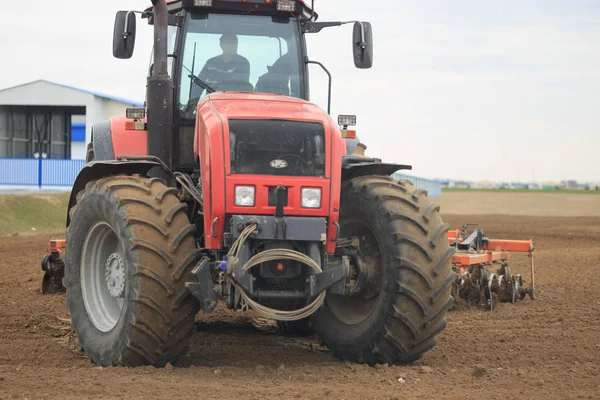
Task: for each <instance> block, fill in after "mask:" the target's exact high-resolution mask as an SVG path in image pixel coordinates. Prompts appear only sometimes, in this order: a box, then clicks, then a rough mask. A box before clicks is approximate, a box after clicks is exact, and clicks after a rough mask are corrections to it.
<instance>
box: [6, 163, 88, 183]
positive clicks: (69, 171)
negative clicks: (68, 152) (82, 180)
mask: <svg viewBox="0 0 600 400" xmlns="http://www.w3.org/2000/svg"><path fill="white" fill-rule="evenodd" d="M84 165H85V160H53V159H43V158H39V159H16V158H0V185H6V186H37V187H39V188H42V187H69V186H73V183H75V179H76V178H77V174H78V173H79V171H81V169H82V168H83V166H84Z"/></svg>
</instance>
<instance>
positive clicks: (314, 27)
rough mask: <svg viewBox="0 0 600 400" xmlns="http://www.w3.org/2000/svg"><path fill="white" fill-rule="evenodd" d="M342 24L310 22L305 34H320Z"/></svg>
mask: <svg viewBox="0 0 600 400" xmlns="http://www.w3.org/2000/svg"><path fill="white" fill-rule="evenodd" d="M342 24H343V23H342V22H309V23H308V24H306V28H305V29H304V33H319V32H321V30H323V28H330V27H332V26H340V25H342Z"/></svg>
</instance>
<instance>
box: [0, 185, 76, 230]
mask: <svg viewBox="0 0 600 400" xmlns="http://www.w3.org/2000/svg"><path fill="white" fill-rule="evenodd" d="M68 202H69V193H61V194H35V195H6V196H0V236H6V235H12V234H14V233H25V232H29V233H32V232H58V231H62V230H64V228H65V219H66V215H67V204H68Z"/></svg>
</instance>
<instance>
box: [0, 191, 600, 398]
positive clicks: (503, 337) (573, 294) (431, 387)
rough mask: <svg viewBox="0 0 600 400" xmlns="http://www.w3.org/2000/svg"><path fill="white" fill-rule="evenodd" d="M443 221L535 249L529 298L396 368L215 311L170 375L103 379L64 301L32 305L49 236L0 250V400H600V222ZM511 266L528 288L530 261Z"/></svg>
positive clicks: (473, 319)
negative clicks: (354, 359) (341, 356)
mask: <svg viewBox="0 0 600 400" xmlns="http://www.w3.org/2000/svg"><path fill="white" fill-rule="evenodd" d="M542 196H543V195H542ZM598 200H599V201H600V197H599V198H598ZM540 201H555V198H553V197H551V196H546V197H542V198H541V199H540ZM565 206H566V207H568V206H569V205H568V204H566V205H565ZM442 211H443V209H442ZM444 219H445V220H446V221H447V222H448V223H450V225H451V226H452V227H453V228H455V227H460V225H461V224H462V223H464V222H474V221H475V222H478V223H481V224H482V225H483V226H484V228H485V230H486V233H487V234H488V235H489V236H492V237H494V238H505V239H510V238H512V239H529V238H531V239H534V241H535V243H536V272H537V275H536V287H537V298H536V300H534V301H532V300H530V299H529V298H527V299H525V300H524V301H519V302H517V303H516V304H499V305H498V307H497V308H496V309H495V310H494V311H492V312H488V311H484V310H481V309H477V308H466V309H462V308H461V309H460V310H453V311H451V312H450V314H449V317H448V327H447V329H446V330H445V331H444V332H443V333H442V334H441V335H440V336H439V339H438V344H437V346H436V347H435V348H434V349H433V350H431V351H430V352H428V353H427V354H426V355H425V356H424V357H423V358H422V359H421V360H420V361H418V362H416V363H414V364H413V365H410V366H402V367H396V366H390V367H388V366H383V367H381V366H380V367H376V368H371V367H368V366H364V365H358V364H350V363H344V362H342V361H339V360H337V359H334V358H332V357H331V356H330V355H329V353H328V352H327V350H326V349H324V348H322V347H320V346H319V345H318V343H317V342H316V341H315V340H314V338H310V337H309V338H295V337H290V336H282V335H277V334H269V333H261V332H258V331H257V330H255V329H254V328H253V327H252V326H251V325H250V323H249V316H248V315H244V314H241V313H232V312H228V311H226V310H222V309H220V310H218V312H216V313H215V314H212V315H210V316H207V315H203V314H202V313H200V314H198V316H197V320H198V328H197V334H196V335H195V336H194V337H193V339H192V344H191V348H190V352H189V354H188V355H187V356H186V357H185V358H184V359H183V360H182V361H181V362H180V363H178V364H177V365H176V366H171V365H169V366H167V367H166V368H163V369H155V368H152V367H143V368H133V369H132V368H121V367H118V368H99V367H96V366H95V365H93V364H91V363H90V362H89V361H88V360H87V358H86V357H85V355H84V354H82V353H80V351H79V349H78V346H77V343H76V338H75V337H74V336H73V335H72V334H71V332H70V325H69V320H68V315H67V312H66V309H65V299H64V296H63V295H53V296H42V295H41V293H40V282H41V277H42V271H41V270H40V267H39V261H40V259H41V257H42V256H43V255H44V251H45V248H46V243H47V242H46V241H47V239H48V238H49V237H50V235H36V236H16V237H8V238H0V251H1V253H2V254H3V257H2V263H1V264H0V272H1V275H0V398H59V399H67V398H152V399H154V398H169V399H183V398H191V397H194V398H201V399H234V398H237V399H247V398H248V399H279V400H281V399H395V398H398V399H400V398H402V399H405V398H415V399H417V398H418V399H423V398H448V399H457V398H460V399H476V398H487V399H511V398H527V399H529V398H546V399H548V398H559V399H563V398H599V397H600V287H599V284H598V279H597V276H598V272H600V217H523V216H498V215H496V216H490V215H477V216H474V215H460V216H459V215H444ZM513 268H514V269H516V270H517V272H522V273H523V274H524V275H525V276H527V271H528V258H527V257H526V256H524V255H515V256H514V259H513ZM399 378H402V379H400V381H399Z"/></svg>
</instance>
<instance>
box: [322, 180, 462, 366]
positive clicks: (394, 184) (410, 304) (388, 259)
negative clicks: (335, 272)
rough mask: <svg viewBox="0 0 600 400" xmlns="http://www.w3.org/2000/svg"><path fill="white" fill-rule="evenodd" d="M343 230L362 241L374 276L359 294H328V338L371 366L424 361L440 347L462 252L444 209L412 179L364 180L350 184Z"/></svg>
mask: <svg viewBox="0 0 600 400" xmlns="http://www.w3.org/2000/svg"><path fill="white" fill-rule="evenodd" d="M340 230H341V232H340V233H341V235H340V236H341V237H343V238H351V237H358V238H359V239H360V250H361V252H362V256H363V260H364V261H365V265H367V266H368V273H367V274H366V275H368V276H367V277H366V278H365V279H364V281H363V282H364V283H363V284H362V286H361V290H360V292H358V294H356V295H353V296H340V295H334V294H331V293H328V294H327V297H326V299H325V303H324V306H323V307H322V308H321V309H319V310H318V311H317V312H316V313H315V314H314V315H313V317H312V323H313V325H314V329H315V331H316V333H317V335H318V337H319V338H320V341H321V343H322V344H324V345H326V346H327V347H328V348H329V350H330V352H331V353H332V354H333V355H334V356H336V357H338V358H340V359H342V360H347V361H353V362H360V363H366V364H369V365H375V364H378V363H388V364H406V363H410V362H413V361H415V360H418V359H419V358H421V357H422V356H423V354H424V353H425V352H427V351H428V350H430V349H431V348H433V347H434V346H435V343H436V336H437V335H438V334H439V333H440V332H442V331H443V330H444V328H445V327H446V312H447V310H448V309H449V308H450V307H451V306H452V304H453V301H454V300H453V297H452V296H451V293H450V292H451V289H452V265H451V256H452V254H453V253H454V249H453V248H452V247H450V246H449V245H448V239H447V235H446V232H447V230H448V225H447V224H445V223H443V221H442V219H441V218H440V215H439V207H438V206H437V205H435V204H433V203H430V202H429V200H428V198H427V195H426V192H425V190H422V189H417V188H415V187H414V186H413V185H412V184H411V183H410V182H409V181H400V182H398V181H395V180H393V179H392V178H391V177H384V176H367V177H358V178H355V179H353V180H351V181H349V182H346V183H344V184H343V186H342V192H341V206H340ZM363 276H365V275H363Z"/></svg>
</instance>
